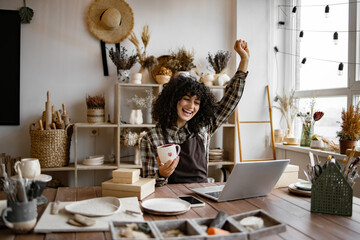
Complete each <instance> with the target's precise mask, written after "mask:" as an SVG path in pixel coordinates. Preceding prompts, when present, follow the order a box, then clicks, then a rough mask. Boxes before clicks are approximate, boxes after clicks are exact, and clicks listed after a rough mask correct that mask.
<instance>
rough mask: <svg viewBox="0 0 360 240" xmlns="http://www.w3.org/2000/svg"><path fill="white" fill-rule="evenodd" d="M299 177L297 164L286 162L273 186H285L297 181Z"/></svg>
mask: <svg viewBox="0 0 360 240" xmlns="http://www.w3.org/2000/svg"><path fill="white" fill-rule="evenodd" d="M298 179H299V166H298V165H292V164H288V165H287V167H286V168H285V170H284V172H283V174H282V175H281V177H280V179H279V181H278V182H277V183H276V184H275V187H274V188H280V187H287V186H289V185H290V184H291V183H296V182H298Z"/></svg>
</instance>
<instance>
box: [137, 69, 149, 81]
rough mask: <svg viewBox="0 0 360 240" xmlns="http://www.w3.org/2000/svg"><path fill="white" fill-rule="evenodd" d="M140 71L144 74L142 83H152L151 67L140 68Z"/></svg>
mask: <svg viewBox="0 0 360 240" xmlns="http://www.w3.org/2000/svg"><path fill="white" fill-rule="evenodd" d="M139 73H141V75H142V79H141V82H142V83H145V84H146V83H150V81H151V80H150V76H151V75H150V72H149V69H147V68H143V67H141V68H140V70H139Z"/></svg>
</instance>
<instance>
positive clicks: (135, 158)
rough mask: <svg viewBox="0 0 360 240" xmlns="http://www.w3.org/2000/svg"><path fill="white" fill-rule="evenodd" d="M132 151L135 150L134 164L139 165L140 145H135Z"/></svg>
mask: <svg viewBox="0 0 360 240" xmlns="http://www.w3.org/2000/svg"><path fill="white" fill-rule="evenodd" d="M134 150H135V157H134V164H135V165H141V152H140V144H136V145H135V146H134Z"/></svg>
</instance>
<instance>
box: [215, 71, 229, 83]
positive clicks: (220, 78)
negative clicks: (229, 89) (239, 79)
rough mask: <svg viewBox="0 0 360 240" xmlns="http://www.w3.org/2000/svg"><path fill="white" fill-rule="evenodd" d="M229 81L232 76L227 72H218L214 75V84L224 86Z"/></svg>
mask: <svg viewBox="0 0 360 240" xmlns="http://www.w3.org/2000/svg"><path fill="white" fill-rule="evenodd" d="M228 81H230V77H229V76H228V75H227V74H226V73H218V74H215V76H214V85H216V86H223V85H224V84H226V83H227V82H228Z"/></svg>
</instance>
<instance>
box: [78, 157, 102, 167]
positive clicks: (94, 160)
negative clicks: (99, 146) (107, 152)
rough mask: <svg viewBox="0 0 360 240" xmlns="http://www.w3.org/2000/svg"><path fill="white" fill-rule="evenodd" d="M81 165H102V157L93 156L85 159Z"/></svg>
mask: <svg viewBox="0 0 360 240" xmlns="http://www.w3.org/2000/svg"><path fill="white" fill-rule="evenodd" d="M82 164H84V165H88V166H97V165H103V164H104V155H94V156H90V157H87V158H85V159H84V160H83V161H82Z"/></svg>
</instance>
